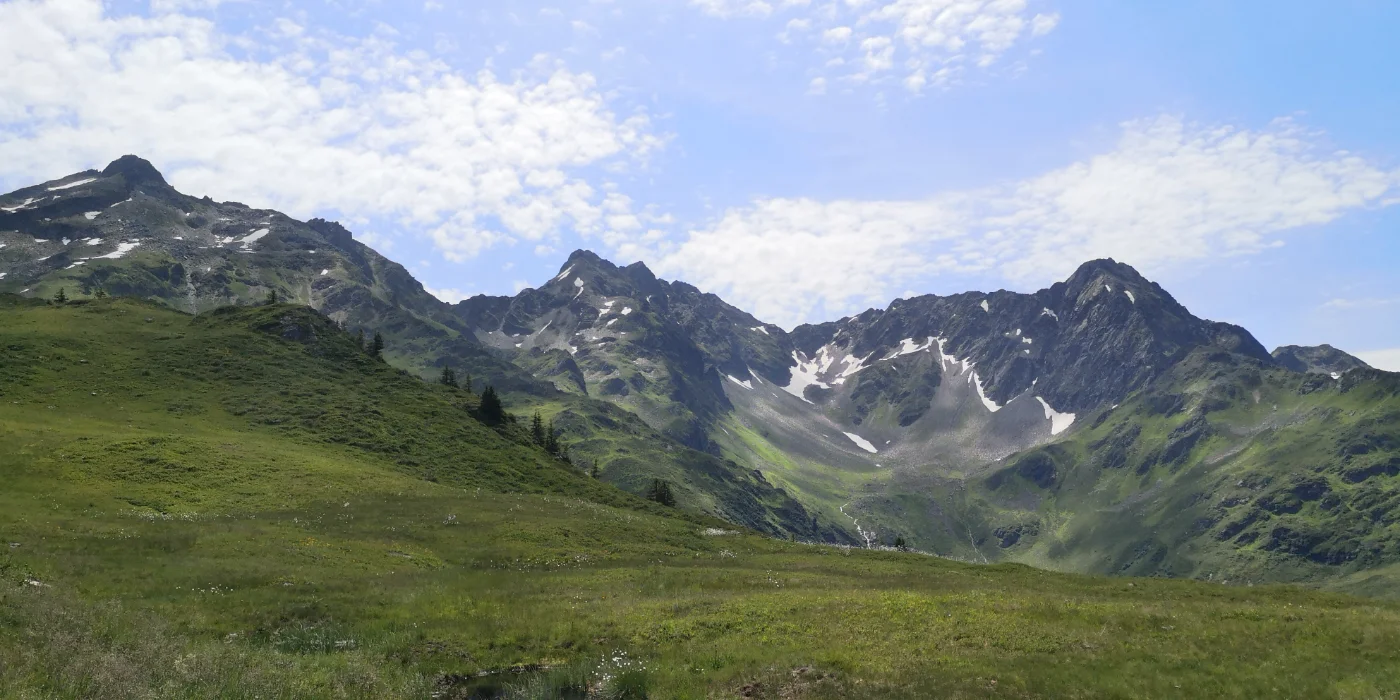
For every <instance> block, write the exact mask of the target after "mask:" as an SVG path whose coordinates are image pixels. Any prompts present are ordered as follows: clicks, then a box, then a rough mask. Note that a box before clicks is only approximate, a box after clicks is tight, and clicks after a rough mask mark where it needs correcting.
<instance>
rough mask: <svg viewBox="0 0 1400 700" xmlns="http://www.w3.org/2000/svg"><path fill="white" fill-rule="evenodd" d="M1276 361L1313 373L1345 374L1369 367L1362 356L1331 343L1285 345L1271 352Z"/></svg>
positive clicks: (1291, 367) (1294, 368)
mask: <svg viewBox="0 0 1400 700" xmlns="http://www.w3.org/2000/svg"><path fill="white" fill-rule="evenodd" d="M1271 355H1272V356H1273V358H1274V361H1275V362H1277V363H1278V364H1280V365H1282V366H1283V367H1286V368H1288V369H1291V370H1293V371H1294V372H1304V373H1312V374H1338V375H1340V374H1345V373H1346V372H1349V371H1351V370H1354V369H1368V368H1369V367H1370V365H1368V364H1366V363H1365V362H1363V361H1362V360H1361V359H1360V358H1358V357H1356V356H1354V355H1350V354H1348V353H1346V352H1343V351H1341V350H1338V349H1337V348H1334V347H1332V346H1331V345H1326V344H1323V345H1315V346H1306V345H1285V346H1283V347H1280V348H1278V349H1276V350H1274V351H1273V353H1271Z"/></svg>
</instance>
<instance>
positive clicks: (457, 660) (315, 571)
mask: <svg viewBox="0 0 1400 700" xmlns="http://www.w3.org/2000/svg"><path fill="white" fill-rule="evenodd" d="M0 348H3V349H4V355H3V356H0V358H3V364H0V457H3V459H0V484H3V485H4V487H3V488H0V542H3V543H5V544H4V546H3V548H0V694H4V695H6V696H17V697H75V698H76V697H103V698H137V697H231V698H254V697H261V698H269V697H365V698H386V697H389V698H393V697H405V698H408V697H427V696H435V697H443V698H473V697H477V698H479V697H522V698H523V697H534V698H543V697H561V696H562V697H569V696H578V697H581V696H583V695H584V694H585V693H591V695H590V696H591V697H653V698H670V697H679V698H701V697H767V698H792V697H808V698H835V697H871V698H884V697H889V698H922V697H994V696H1004V695H1007V694H1010V695H1013V696H1017V697H1065V696H1077V697H1125V696H1132V697H1175V696H1180V695H1183V694H1185V695H1193V696H1210V697H1240V698H1244V697H1259V696H1262V695H1278V694H1281V695H1284V696H1293V697H1337V698H1365V697H1377V696H1385V695H1386V694H1389V693H1394V692H1396V691H1397V690H1400V661H1397V660H1396V658H1395V656H1394V654H1393V650H1394V648H1395V647H1396V645H1397V644H1400V632H1397V630H1400V624H1397V623H1400V608H1397V607H1395V606H1394V605H1392V604H1389V603H1381V602H1374V601H1361V600H1356V599H1352V598H1347V597H1343V596H1336V595H1327V594H1319V593H1314V592H1307V591H1302V590H1298V589H1291V588H1281V587H1272V588H1269V587H1256V588H1244V587H1233V586H1218V585H1210V584H1203V583H1199V582H1190V581H1164V580H1123V579H1103V578H1092V577H1081V576H1072V575H1064V574H1056V573H1050V572H1045V571H1037V570H1034V569H1030V568H1027V567H1022V566H1015V565H1003V566H993V567H984V566H972V565H966V564H960V563H956V562H949V561H946V560H941V559H937V558H933V557H927V556H922V555H917V554H905V553H898V552H873V551H863V550H851V549H843V548H836V547H819V546H811V545H801V544H796V543H790V542H786V541H782V540H775V539H767V538H762V537H758V536H755V535H752V534H746V533H742V532H737V531H735V530H732V529H727V528H725V526H724V525H723V524H721V523H718V522H715V521H710V520H705V519H702V518H698V517H694V516H688V515H686V514H684V513H681V512H677V511H675V510H672V509H666V508H662V507H660V506H657V505H656V504H652V503H648V502H644V501H640V500H638V499H636V498H633V497H631V496H629V495H627V494H625V493H622V492H621V491H618V490H617V489H614V488H612V487H610V486H607V485H604V484H600V483H598V482H597V481H595V480H593V479H590V478H588V477H586V476H584V475H583V474H581V473H580V472H579V471H578V470H575V469H573V468H571V467H569V466H568V465H565V464H563V463H562V462H558V461H556V460H553V459H551V458H550V457H548V456H547V455H545V454H544V453H542V452H540V451H538V450H536V449H534V448H532V447H530V446H528V445H524V444H521V443H520V442H519V441H518V440H517V438H519V437H523V436H520V435H518V434H517V432H516V429H515V428H513V427H509V426H508V427H506V428H505V429H504V432H503V433H502V432H498V431H497V430H495V429H492V428H488V427H486V426H483V425H481V424H480V423H478V422H476V421H475V420H474V419H473V418H472V417H471V415H470V411H471V409H472V408H474V405H473V404H474V402H473V401H471V400H470V399H468V398H467V397H465V396H464V394H462V393H461V392H454V391H452V390H449V389H447V388H444V387H437V386H431V385H426V384H423V383H422V382H420V381H418V380H417V379H415V378H413V377H410V376H406V375H405V374H404V373H403V372H401V371H399V370H396V369H393V368H390V367H388V366H386V365H384V364H382V363H379V362H377V361H375V360H373V359H371V358H368V357H366V356H365V355H364V354H363V353H362V352H360V351H359V350H358V349H357V348H356V347H355V345H354V343H353V342H352V341H349V339H348V338H346V337H345V336H344V335H342V334H341V333H340V331H339V330H338V329H336V328H335V327H334V326H333V325H332V324H330V323H329V322H327V321H325V320H324V319H322V318H320V317H319V316H317V315H315V314H313V313H309V312H307V311H306V310H305V309H300V308H296V307H291V306H271V307H263V308H252V309H235V310H230V311H225V312H220V313H213V314H208V315H206V316H201V317H200V318H198V319H194V320H191V319H190V318H188V317H185V316H183V315H180V314H177V313H173V312H170V311H166V310H164V309H161V308H159V307H156V306H152V305H149V304H146V303H142V302H137V301H133V300H115V301H113V300H108V301H104V302H94V303H84V304H78V305H69V306H64V307H55V306H49V305H43V304H40V303H37V302H33V301H24V300H18V299H15V298H14V297H6V298H4V299H3V304H2V305H0ZM464 404H465V405H464ZM570 694H573V695H570Z"/></svg>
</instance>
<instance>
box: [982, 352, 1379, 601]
mask: <svg viewBox="0 0 1400 700" xmlns="http://www.w3.org/2000/svg"><path fill="white" fill-rule="evenodd" d="M1088 420H1090V421H1092V422H1091V424H1090V425H1089V426H1087V428H1086V429H1084V430H1081V431H1078V432H1076V433H1074V434H1073V436H1072V437H1071V438H1070V439H1068V440H1065V441H1063V442H1060V443H1056V444H1052V445H1048V446H1046V447H1043V448H1040V449H1037V450H1033V451H1030V452H1027V453H1024V454H1021V455H1018V456H1016V457H1013V458H1011V459H1009V460H1008V461H1007V466H1006V467H1005V468H1004V469H1002V470H1000V471H998V472H996V473H993V474H991V475H990V476H989V477H987V478H986V479H985V480H983V481H982V482H981V484H980V486H981V488H978V489H976V491H977V492H978V493H980V494H982V495H981V497H980V501H979V499H973V500H974V501H976V502H980V503H981V504H982V507H984V510H981V511H979V518H981V519H983V521H984V522H986V523H989V525H988V526H987V527H988V529H989V530H991V531H990V532H984V533H983V534H984V536H986V539H987V541H988V543H989V547H990V549H991V550H993V551H998V552H999V553H1000V555H1001V556H1003V557H1004V558H1009V559H1013V560H1019V561H1025V562H1028V563H1034V564H1036V565H1040V566H1049V567H1054V568H1060V569H1066V570H1076V571H1097V572H1104V573H1126V574H1135V575H1168V576H1186V577H1193V578H1200V579H1209V580H1236V581H1300V582H1302V581H1307V582H1313V583H1316V584H1319V585H1335V586H1343V587H1348V586H1352V585H1353V584H1354V585H1356V586H1358V590H1366V591H1367V592H1370V593H1380V594H1385V595H1390V596H1395V595H1396V594H1397V592H1400V588H1397V587H1396V586H1394V585H1390V586H1388V587H1387V586H1381V585H1379V584H1380V581H1381V580H1389V581H1391V582H1397V579H1396V578H1394V575H1393V573H1392V574H1386V573H1385V572H1386V571H1388V570H1389V569H1387V568H1386V567H1390V566H1391V565H1393V564H1395V563H1396V562H1397V561H1400V516H1397V514H1400V375H1395V374H1389V373H1385V372H1378V371H1375V370H1369V369H1360V370H1353V371H1350V372H1348V373H1346V374H1344V375H1340V376H1339V377H1338V378H1336V379H1334V378H1332V377H1330V376H1327V375H1322V374H1301V373H1297V372H1293V371H1289V370H1286V369H1282V368H1277V367H1269V366H1265V365H1263V364H1262V363H1259V362H1257V361H1254V360H1251V359H1248V358H1242V357H1239V356H1232V355H1226V354H1224V353H1214V354H1206V353H1200V354H1197V355H1195V356H1193V357H1191V358H1189V359H1188V360H1186V361H1185V362H1183V363H1182V364H1181V365H1180V366H1179V367H1177V368H1175V369H1174V370H1173V371H1172V372H1171V373H1169V374H1168V375H1166V376H1164V377H1163V378H1162V379H1161V380H1159V381H1158V382H1156V383H1155V384H1154V385H1153V386H1151V387H1149V388H1148V389H1147V390H1145V391H1143V392H1141V393H1139V394H1138V395H1136V396H1134V397H1133V398H1132V399H1130V400H1129V401H1127V402H1125V403H1124V404H1123V405H1121V406H1119V407H1116V408H1114V409H1110V410H1107V411H1103V412H1101V413H1099V414H1097V415H1096V416H1090V417H1089V419H1088ZM974 509H976V506H975V505H974ZM1378 577H1379V579H1378ZM1362 582H1364V583H1362Z"/></svg>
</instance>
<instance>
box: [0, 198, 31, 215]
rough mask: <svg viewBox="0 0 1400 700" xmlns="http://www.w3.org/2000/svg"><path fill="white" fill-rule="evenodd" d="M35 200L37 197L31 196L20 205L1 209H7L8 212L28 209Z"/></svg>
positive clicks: (0, 208) (1, 208)
mask: <svg viewBox="0 0 1400 700" xmlns="http://www.w3.org/2000/svg"><path fill="white" fill-rule="evenodd" d="M34 202H35V199H34V198H33V197H30V198H29V199H26V200H24V202H23V203H21V204H18V205H16V206H13V207H0V210H3V211H7V212H9V213H11V214H13V213H15V212H17V211H19V210H21V209H28V208H29V205H30V204H33V203H34Z"/></svg>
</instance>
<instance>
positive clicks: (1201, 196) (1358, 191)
mask: <svg viewBox="0 0 1400 700" xmlns="http://www.w3.org/2000/svg"><path fill="white" fill-rule="evenodd" d="M1122 129H1123V132H1122V136H1121V138H1120V140H1119V141H1118V144H1117V146H1116V147H1115V148H1113V149H1112V150H1111V151H1109V152H1107V153H1104V154H1102V155H1098V156H1095V157H1093V158H1089V159H1087V160H1084V161H1081V162H1077V163H1074V164H1071V165H1069V166H1067V167H1063V168H1060V169H1058V170H1054V171H1052V172H1048V173H1045V174H1044V175H1041V176H1038V177H1034V178H1030V179H1027V180H1025V181H1022V182H1014V183H1008V184H1004V185H1001V186H996V187H990V188H985V189H980V190H968V191H953V192H942V193H937V194H934V195H931V196H929V197H927V198H924V199H919V200H910V201H855V200H838V201H829V202H822V201H815V200H811V199H767V200H762V201H758V202H755V203H753V204H751V205H749V206H746V207H742V208H737V209H732V210H729V211H727V212H725V213H724V214H722V215H721V216H720V217H719V218H718V219H717V220H716V221H715V222H713V223H712V224H711V225H709V226H706V227H704V228H701V229H699V230H695V231H692V232H690V233H689V234H688V235H687V236H686V237H685V238H684V240H682V241H680V242H678V243H677V244H675V245H673V246H670V247H665V246H661V247H656V248H653V249H652V250H651V252H650V253H649V256H648V257H649V259H650V260H651V261H652V262H654V263H655V264H656V266H657V267H658V268H660V269H661V270H662V271H663V272H665V273H668V274H672V275H675V276H677V277H680V278H683V279H686V280H689V281H691V282H693V283H695V284H697V285H699V286H701V287H703V288H705V289H707V290H709V291H714V292H717V293H719V294H721V295H723V296H725V297H726V298H727V299H729V300H730V301H731V302H734V303H736V304H738V305H739V306H741V307H744V308H749V309H752V310H753V311H754V312H755V313H756V314H757V315H758V316H759V317H760V318H764V319H765V320H770V321H773V322H776V323H780V324H783V325H792V324H795V323H799V322H802V321H805V320H810V319H813V318H817V317H820V316H823V315H831V314H836V313H848V312H851V311H854V310H859V308H863V306H862V305H869V304H883V303H885V302H887V301H888V299H889V297H890V295H891V294H893V293H894V292H895V291H896V290H900V289H905V288H908V287H909V286H911V283H913V282H915V281H917V280H919V279H920V278H926V277H927V276H930V275H937V274H948V273H977V274H985V273H992V274H996V275H999V276H1002V277H1004V278H1005V279H1007V280H1008V281H1010V282H1012V283H1015V284H1019V285H1022V286H1026V287H1034V286H1037V285H1041V284H1045V283H1048V282H1052V281H1055V280H1058V279H1062V278H1064V277H1065V276H1067V275H1068V274H1069V273H1070V272H1072V271H1073V270H1074V268H1075V267H1077V266H1078V265H1079V264H1081V263H1083V262H1084V261H1085V260H1089V259H1093V258H1099V257H1114V258H1117V259H1120V260H1124V261H1127V262H1129V263H1132V264H1134V265H1136V266H1138V267H1139V268H1140V269H1144V270H1146V271H1148V272H1153V271H1161V270H1163V269H1164V268H1168V267H1170V266H1172V265H1174V264H1180V263H1185V262H1189V261H1197V260H1210V259H1217V258H1221V257H1224V256H1232V255H1244V254H1250V253H1257V252H1259V251H1262V250H1265V249H1268V248H1271V247H1274V246H1278V245H1282V244H1283V242H1284V239H1285V238H1286V237H1287V235H1288V234H1289V233H1290V232H1292V231H1296V230H1298V229H1301V228H1303V227H1306V226H1309V225H1316V224H1323V223H1327V222H1329V221H1332V220H1334V219H1336V218H1338V217H1340V216H1342V215H1343V214H1345V213H1346V212H1348V211H1351V210H1354V209H1357V208H1361V207H1368V206H1384V205H1386V204H1388V203H1390V202H1392V201H1393V200H1394V199H1395V195H1396V194H1397V190H1400V172H1395V171H1387V170H1384V169H1382V168H1380V167H1378V166H1376V165H1374V164H1372V163H1369V162H1368V161H1366V160H1365V159H1363V158H1361V157H1359V156H1356V155H1352V154H1348V153H1345V152H1332V151H1327V150H1325V149H1323V148H1322V147H1321V146H1319V145H1318V144H1319V142H1320V141H1321V135H1320V134H1317V133H1314V132H1309V131H1307V130H1305V129H1303V128H1301V127H1299V126H1298V125H1297V124H1295V123H1293V122H1291V121H1288V120H1280V121H1277V122H1274V123H1273V124H1270V125H1269V126H1268V127H1266V128H1264V129H1260V130H1253V131H1251V130H1246V129H1237V128H1231V127H1208V126H1201V125H1196V124H1191V123H1188V122H1186V121H1184V120H1182V119H1180V118H1178V117H1171V116H1164V117H1159V118H1155V119H1148V120H1142V121H1134V122H1129V123H1126V124H1124V125H1123V127H1122ZM818 312H820V313H818Z"/></svg>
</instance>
